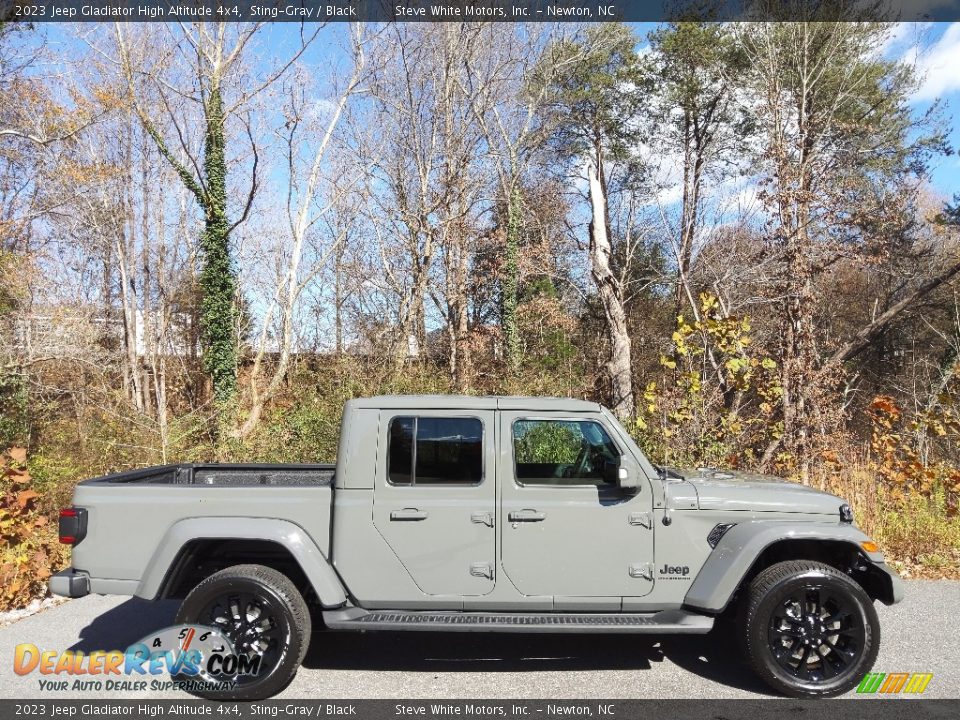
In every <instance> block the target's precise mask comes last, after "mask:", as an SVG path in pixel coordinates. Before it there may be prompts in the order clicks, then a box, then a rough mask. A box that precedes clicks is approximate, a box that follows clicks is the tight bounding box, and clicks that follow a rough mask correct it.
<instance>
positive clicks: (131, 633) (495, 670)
mask: <svg viewBox="0 0 960 720" xmlns="http://www.w3.org/2000/svg"><path fill="white" fill-rule="evenodd" d="M878 609H879V613H880V621H881V626H882V628H883V638H882V642H881V648H880V657H879V659H878V661H877V664H876V666H875V667H874V670H875V671H878V672H932V673H933V674H934V677H933V679H932V681H931V682H930V684H929V686H928V688H927V691H926V693H925V696H926V697H938V698H956V697H960V646H958V643H957V639H958V637H960V633H958V632H957V625H958V623H957V614H958V612H960V582H946V581H938V582H932V581H910V582H908V583H907V595H906V600H905V601H904V602H903V603H901V604H899V605H895V606H893V607H886V606H883V605H878ZM175 611H176V604H175V603H170V602H165V603H149V602H144V601H142V600H134V599H129V598H118V597H101V596H89V597H85V598H82V599H80V600H73V601H70V602H67V603H64V604H63V605H60V606H58V607H55V608H51V609H48V610H45V611H43V612H40V613H38V614H36V615H32V616H30V617H27V618H24V619H22V620H20V621H18V622H15V623H13V624H12V625H9V626H7V627H5V628H2V629H0V697H3V698H18V699H19V698H40V697H44V698H46V699H52V697H60V698H63V699H67V698H79V697H98V698H105V697H114V698H125V699H129V698H133V697H164V696H163V695H159V694H157V693H144V694H142V695H139V696H138V695H133V694H131V693H129V692H114V693H105V692H91V693H81V692H64V693H55V694H53V695H51V694H48V693H44V692H41V691H40V689H39V685H38V679H39V678H38V674H37V673H33V674H31V675H27V676H18V675H15V674H14V673H13V672H12V662H13V653H14V647H15V646H16V645H17V644H18V643H26V642H29V643H33V644H35V645H37V646H38V647H40V648H41V649H55V650H65V649H74V650H84V651H88V652H89V651H92V650H100V649H115V648H116V649H122V648H125V647H126V646H127V645H129V644H131V643H133V642H136V641H137V640H139V639H141V638H143V637H144V636H145V635H147V634H148V633H149V632H151V631H154V630H157V629H159V628H162V627H164V626H166V625H169V624H170V623H171V622H172V619H173V615H174V613H175ZM765 695H767V691H766V688H765V686H764V685H762V684H760V683H759V681H757V680H756V679H755V678H754V677H753V675H752V674H751V672H750V671H749V670H748V669H747V668H746V667H744V666H743V665H742V663H741V662H740V660H739V658H738V655H737V651H736V648H735V647H731V644H730V642H729V638H728V637H727V638H725V637H724V636H723V635H720V634H713V633H711V634H710V635H707V636H687V637H653V636H644V635H549V636H548V635H512V634H507V635H496V634H474V633H364V634H357V633H333V632H322V633H317V634H315V635H314V637H313V642H312V644H311V648H310V652H309V653H308V655H307V658H306V660H305V662H304V666H303V667H302V668H301V669H300V672H299V673H298V674H297V677H296V679H295V680H294V681H293V683H292V684H291V685H290V687H288V688H287V689H286V690H285V691H284V693H283V694H282V695H281V696H279V697H281V698H283V697H289V698H304V697H312V698H324V699H328V698H329V699H333V698H459V699H476V698H529V699H536V698H541V699H563V698H611V699H626V698H738V697H763V696H765ZM168 697H183V698H186V697H188V696H186V695H180V694H179V693H177V694H172V695H169V696H168Z"/></svg>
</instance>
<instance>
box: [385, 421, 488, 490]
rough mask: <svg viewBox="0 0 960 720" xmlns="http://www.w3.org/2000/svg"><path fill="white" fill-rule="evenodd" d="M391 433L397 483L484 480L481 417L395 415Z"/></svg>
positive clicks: (391, 468)
mask: <svg viewBox="0 0 960 720" xmlns="http://www.w3.org/2000/svg"><path fill="white" fill-rule="evenodd" d="M388 434H389V446H388V448H387V478H388V479H389V481H390V482H391V483H392V484H393V485H449V484H462V485H475V484H477V483H479V482H480V481H481V480H482V479H483V423H482V422H480V420H479V419H477V418H451V417H395V418H393V419H392V420H391V421H390V429H389V433H388Z"/></svg>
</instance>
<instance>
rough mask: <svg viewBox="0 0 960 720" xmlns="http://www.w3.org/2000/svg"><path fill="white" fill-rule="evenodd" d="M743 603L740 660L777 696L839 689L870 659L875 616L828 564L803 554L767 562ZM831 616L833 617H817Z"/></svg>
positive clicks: (855, 679) (875, 646)
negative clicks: (742, 655)
mask: <svg viewBox="0 0 960 720" xmlns="http://www.w3.org/2000/svg"><path fill="white" fill-rule="evenodd" d="M798 609H799V610H800V617H799V618H797V619H794V615H793V614H791V613H792V612H793V613H796V611H797V610H798ZM743 610H744V611H743V614H742V616H741V617H742V618H743V622H742V624H741V633H742V635H741V637H742V638H743V641H744V651H745V654H746V658H747V661H748V663H749V664H750V666H751V667H752V668H753V670H754V671H755V672H756V673H757V675H759V676H760V678H762V679H763V681H764V682H766V683H767V684H768V685H769V686H770V687H772V688H774V689H775V690H777V691H778V692H780V693H782V694H784V695H788V696H790V697H796V698H802V697H833V696H836V695H841V694H843V693H845V692H847V691H848V690H850V689H852V688H853V687H855V686H856V685H857V683H859V682H860V680H861V679H862V678H863V676H864V675H865V674H866V673H868V672H869V671H870V669H871V668H872V667H873V663H874V662H875V661H876V659H877V652H878V651H879V649H880V623H879V620H878V618H877V612H876V610H875V609H874V607H873V601H872V600H871V599H870V597H869V596H868V595H867V594H866V592H864V590H863V588H862V587H860V585H858V584H857V583H856V582H854V581H853V580H852V579H850V578H849V577H847V576H846V575H844V574H843V573H841V572H839V571H838V570H836V569H835V568H832V567H830V566H829V565H825V564H823V563H819V562H813V561H809V560H790V561H787V562H781V563H777V564H776V565H772V566H771V567H769V568H767V569H765V570H764V571H763V572H761V573H760V574H759V575H757V576H756V577H755V578H754V579H753V581H752V582H751V583H750V587H749V588H748V591H747V596H746V597H745V598H744V609H743ZM818 618H822V619H818ZM830 618H837V619H836V620H834V621H832V622H829V623H825V622H824V621H825V620H830ZM825 627H826V628H828V629H826V630H825V629H824V628H825ZM830 628H835V629H830ZM821 641H822V642H821ZM798 644H799V647H797V645H798ZM811 652H812V653H813V655H810V653H811ZM797 654H799V655H800V656H801V657H802V659H800V658H798V657H796V655H797ZM794 662H796V663H797V667H796V669H795V670H792V665H793V663H794ZM801 668H803V669H801Z"/></svg>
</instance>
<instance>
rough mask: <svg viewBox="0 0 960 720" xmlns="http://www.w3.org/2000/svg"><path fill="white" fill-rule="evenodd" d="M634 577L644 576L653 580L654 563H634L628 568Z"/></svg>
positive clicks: (645, 578)
mask: <svg viewBox="0 0 960 720" xmlns="http://www.w3.org/2000/svg"><path fill="white" fill-rule="evenodd" d="M627 572H628V573H629V574H630V577H632V578H643V579H644V580H653V564H652V563H633V564H632V565H630V567H629V568H628V569H627Z"/></svg>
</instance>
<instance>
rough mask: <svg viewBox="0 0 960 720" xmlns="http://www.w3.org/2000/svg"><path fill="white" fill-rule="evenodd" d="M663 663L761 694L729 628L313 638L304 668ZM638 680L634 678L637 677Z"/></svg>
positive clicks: (104, 626)
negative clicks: (666, 632)
mask: <svg viewBox="0 0 960 720" xmlns="http://www.w3.org/2000/svg"><path fill="white" fill-rule="evenodd" d="M178 606H179V601H177V600H167V601H160V602H148V601H146V600H140V599H137V598H133V599H130V600H127V601H126V602H124V603H121V604H120V605H117V606H116V607H114V608H113V609H111V610H109V611H107V612H105V613H103V614H102V615H99V616H98V617H96V618H95V619H94V620H93V621H92V622H91V623H90V624H89V625H87V626H86V627H85V628H83V629H82V630H81V631H80V637H79V639H78V641H77V642H76V643H74V644H73V645H72V646H71V647H70V649H71V650H74V651H76V650H81V651H83V652H86V653H89V652H92V651H94V650H112V649H123V648H126V647H127V646H128V645H130V644H132V643H135V642H137V641H138V640H141V639H143V638H144V637H145V636H147V635H148V634H149V633H151V632H154V631H156V630H160V629H161V628H164V627H167V626H169V625H171V624H173V620H174V616H175V615H176V612H177V607H178ZM664 660H670V661H671V662H672V663H674V664H675V665H678V666H679V667H681V668H683V669H684V670H687V671H689V672H691V673H694V674H696V675H699V676H700V677H702V678H704V679H707V680H711V681H713V682H716V683H720V684H722V685H727V686H729V687H733V688H737V689H740V690H747V691H751V692H757V693H762V694H769V689H768V688H767V687H766V686H765V685H763V684H762V683H761V682H760V681H759V680H758V679H757V678H756V676H755V675H754V674H753V673H752V672H750V670H749V669H748V668H747V667H746V666H745V665H744V663H743V661H742V660H741V658H740V652H739V649H738V647H737V644H736V639H735V638H734V637H733V634H732V633H731V632H730V630H729V628H726V627H720V628H717V629H715V630H714V631H712V632H711V633H709V634H708V635H664V636H656V635H607V634H598V635H589V634H583V635H580V634H569V635H560V634H556V635H549V634H520V633H503V634H498V633H489V634H487V633H441V632H423V633H417V632H371V633H356V632H333V631H320V632H315V633H314V634H313V637H312V639H311V643H310V649H309V651H308V652H307V656H306V658H305V659H304V662H303V667H304V668H305V669H307V670H316V671H323V670H359V671H364V670H369V671H401V672H402V671H411V672H436V673H443V672H550V671H563V670H581V671H582V670H650V669H652V668H653V667H654V666H655V665H656V664H657V663H661V662H663V661H664ZM638 681H642V676H639V677H638Z"/></svg>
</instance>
